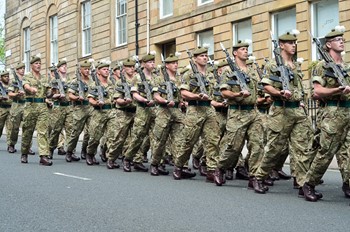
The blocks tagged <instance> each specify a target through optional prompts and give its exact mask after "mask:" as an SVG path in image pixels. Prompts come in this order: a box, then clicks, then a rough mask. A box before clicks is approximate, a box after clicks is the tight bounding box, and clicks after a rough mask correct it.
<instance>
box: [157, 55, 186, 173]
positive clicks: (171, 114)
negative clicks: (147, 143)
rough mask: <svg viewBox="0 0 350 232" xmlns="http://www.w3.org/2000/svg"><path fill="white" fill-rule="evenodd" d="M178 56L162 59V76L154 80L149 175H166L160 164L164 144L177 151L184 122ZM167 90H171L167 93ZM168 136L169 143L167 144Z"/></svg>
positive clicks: (170, 149)
mask: <svg viewBox="0 0 350 232" xmlns="http://www.w3.org/2000/svg"><path fill="white" fill-rule="evenodd" d="M178 59H179V58H178V57H177V56H175V55H173V54H170V56H169V57H167V58H166V59H165V60H164V65H165V67H162V69H163V72H162V73H163V76H162V77H158V78H157V79H156V80H155V86H156V87H158V92H155V93H154V94H153V95H154V100H155V102H156V103H157V104H158V107H159V108H158V110H157V116H156V119H155V125H154V128H153V137H154V142H153V143H152V147H151V149H152V160H151V175H153V176H158V175H159V174H160V175H168V174H169V171H167V170H165V167H164V165H161V159H163V158H164V157H163V156H164V154H165V150H166V145H169V152H170V154H171V156H172V155H174V154H176V153H177V147H176V145H177V144H179V141H177V140H178V138H179V137H178V136H176V135H178V134H180V133H181V130H182V129H183V125H184V124H183V123H184V115H183V113H182V112H181V104H184V103H183V102H182V100H181V98H180V93H179V91H178V86H180V84H181V80H180V78H179V76H177V75H176V73H177V67H178ZM164 72H166V73H167V76H168V78H169V80H168V81H169V82H168V84H169V83H170V84H169V86H171V87H168V88H167V86H166V82H165V77H164ZM168 91H172V92H171V93H168ZM168 138H171V140H169V143H168V144H167V140H168Z"/></svg>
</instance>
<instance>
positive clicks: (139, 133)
mask: <svg viewBox="0 0 350 232" xmlns="http://www.w3.org/2000/svg"><path fill="white" fill-rule="evenodd" d="M154 119H155V108H154V107H143V106H140V105H138V106H137V107H136V115H135V118H134V124H133V127H132V129H131V140H130V143H129V147H128V149H127V150H126V151H125V153H124V156H125V159H127V160H130V161H132V160H133V161H134V162H136V163H142V156H139V155H138V156H136V155H137V153H138V151H139V149H140V147H141V145H142V143H143V141H144V138H145V137H146V135H147V134H148V135H149V136H150V141H151V142H150V143H152V142H153V138H152V134H151V131H152V128H153V126H154Z"/></svg>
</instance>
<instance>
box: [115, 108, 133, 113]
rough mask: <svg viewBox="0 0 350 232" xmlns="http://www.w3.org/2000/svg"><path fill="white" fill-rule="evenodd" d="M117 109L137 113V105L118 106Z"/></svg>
mask: <svg viewBox="0 0 350 232" xmlns="http://www.w3.org/2000/svg"><path fill="white" fill-rule="evenodd" d="M117 110H121V111H124V112H128V113H136V107H124V108H117Z"/></svg>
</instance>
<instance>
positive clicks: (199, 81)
mask: <svg viewBox="0 0 350 232" xmlns="http://www.w3.org/2000/svg"><path fill="white" fill-rule="evenodd" d="M186 51H187V54H188V57H189V58H190V65H191V69H192V72H193V75H194V77H195V78H196V80H197V83H196V84H197V86H199V91H200V95H201V94H202V95H204V94H205V95H208V92H207V89H206V88H205V87H206V86H208V81H207V80H205V78H204V77H203V75H202V73H200V72H199V71H198V68H197V66H196V64H195V63H194V62H193V60H192V52H190V51H188V49H186Z"/></svg>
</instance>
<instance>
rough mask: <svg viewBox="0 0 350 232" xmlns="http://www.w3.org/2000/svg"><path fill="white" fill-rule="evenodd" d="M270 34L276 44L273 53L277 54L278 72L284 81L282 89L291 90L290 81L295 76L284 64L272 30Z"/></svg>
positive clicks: (280, 78)
mask: <svg viewBox="0 0 350 232" xmlns="http://www.w3.org/2000/svg"><path fill="white" fill-rule="evenodd" d="M270 35H271V40H272V43H273V45H274V49H273V54H274V56H275V61H276V65H277V72H278V74H279V80H280V81H281V82H282V89H283V90H288V91H289V90H290V88H289V81H290V80H292V79H293V76H292V74H291V73H290V71H289V69H288V68H287V66H285V65H284V62H283V58H282V56H281V53H280V52H279V50H278V44H277V40H275V39H273V35H272V32H270Z"/></svg>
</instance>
